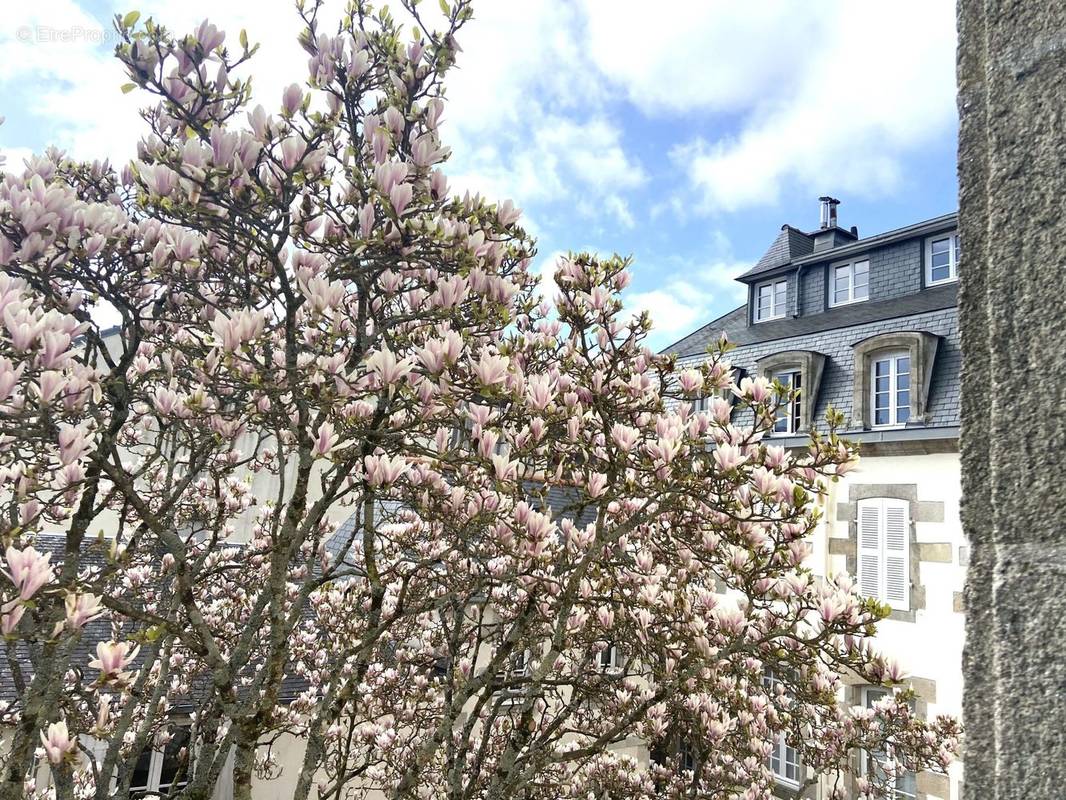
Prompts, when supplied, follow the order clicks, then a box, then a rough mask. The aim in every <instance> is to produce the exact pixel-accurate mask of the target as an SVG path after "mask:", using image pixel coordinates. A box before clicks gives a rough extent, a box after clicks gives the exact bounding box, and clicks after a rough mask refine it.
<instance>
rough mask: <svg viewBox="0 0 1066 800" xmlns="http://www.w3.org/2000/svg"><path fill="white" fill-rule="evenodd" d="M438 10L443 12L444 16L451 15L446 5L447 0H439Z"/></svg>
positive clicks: (450, 10) (449, 8)
mask: <svg viewBox="0 0 1066 800" xmlns="http://www.w3.org/2000/svg"><path fill="white" fill-rule="evenodd" d="M440 10H441V11H442V12H444V16H446V17H450V16H451V15H452V9H451V7H450V6H449V5H448V0H440Z"/></svg>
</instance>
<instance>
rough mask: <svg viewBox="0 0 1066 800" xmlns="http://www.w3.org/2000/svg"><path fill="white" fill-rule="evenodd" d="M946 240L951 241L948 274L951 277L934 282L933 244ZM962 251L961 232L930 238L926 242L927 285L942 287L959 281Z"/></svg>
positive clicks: (951, 232) (950, 232)
mask: <svg viewBox="0 0 1066 800" xmlns="http://www.w3.org/2000/svg"><path fill="white" fill-rule="evenodd" d="M945 239H947V240H949V244H948V272H949V275H948V277H946V278H941V279H940V280H933V243H934V242H942V241H944V240H945ZM961 253H962V251H961V249H960V247H959V232H958V231H949V232H948V233H942V234H938V235H937V236H930V237H929V238H928V239H926V240H925V285H926V286H940V285H942V284H945V283H954V282H955V281H957V280H958V279H959V257H960V255H961Z"/></svg>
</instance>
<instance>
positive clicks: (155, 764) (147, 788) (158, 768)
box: [130, 726, 192, 797]
mask: <svg viewBox="0 0 1066 800" xmlns="http://www.w3.org/2000/svg"><path fill="white" fill-rule="evenodd" d="M180 727H184V726H180ZM184 730H185V732H186V733H188V728H184ZM185 746H186V747H191V746H192V745H191V743H189V742H186V745H185ZM190 755H191V754H190ZM165 757H166V746H163V747H158V748H153V749H152V751H151V756H150V757H149V761H148V783H147V784H145V785H143V786H141V785H138V786H132V785H131V786H130V796H131V797H132V796H133V795H134V793H135V792H136V793H138V796H142V797H152V796H163V792H167V793H169V792H170V789H171V787H172V786H173V784H168V785H167V787H166V788H165V789H161V788H160V786H159V782H160V779H161V778H162V776H163V763H164V760H165ZM188 782H189V775H188V773H186V775H185V780H184V782H183V784H187V783H188Z"/></svg>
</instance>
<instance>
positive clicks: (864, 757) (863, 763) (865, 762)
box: [859, 686, 918, 800]
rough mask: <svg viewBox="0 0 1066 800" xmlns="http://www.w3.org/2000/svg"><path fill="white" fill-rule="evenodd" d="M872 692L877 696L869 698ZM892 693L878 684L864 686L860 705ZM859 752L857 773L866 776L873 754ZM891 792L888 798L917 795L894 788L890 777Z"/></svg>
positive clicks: (913, 798) (909, 798)
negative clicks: (872, 698)
mask: <svg viewBox="0 0 1066 800" xmlns="http://www.w3.org/2000/svg"><path fill="white" fill-rule="evenodd" d="M874 693H876V694H877V695H878V696H877V698H876V699H874V700H871V699H870V696H871V694H874ZM892 693H893V692H892V690H891V689H884V688H882V687H880V686H864V687H863V688H862V697H861V701H862V707H863V708H870V707H871V706H873V704H874V703H875V702H877V700H880V699H881V698H882V697H887V696H888V695H890V694H892ZM860 752H861V756H860V757H859V775H861V776H863V777H866V776H867V775H869V774H870V761H871V760H872V759H873V758H874V756H873V754H872V753H870V752H869V751H867V750H862V751H860ZM907 771H908V772H910V773H911V774H912V775H915V778H916V779H917V775H916V774H915V773H914V772H911V771H910V770H907ZM916 788H917V787H916ZM891 792H892V795H891V797H890V799H889V800H917V797H918V795H917V792H914V793H911V792H908V791H904V790H903V789H898V788H896V779H895V778H893V779H892V787H891Z"/></svg>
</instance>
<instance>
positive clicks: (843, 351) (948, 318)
mask: <svg viewBox="0 0 1066 800" xmlns="http://www.w3.org/2000/svg"><path fill="white" fill-rule="evenodd" d="M894 302H896V303H898V302H899V301H898V300H897V301H894ZM857 305H861V304H857ZM819 316H823V315H819ZM753 327H762V326H761V325H758V326H753ZM898 331H925V332H928V333H931V334H933V335H935V336H937V337H939V346H938V348H937V353H936V360H935V362H934V364H933V374H932V378H931V381H930V385H929V398H928V405H927V409H926V425H925V427H927V428H955V427H957V426H958V424H959V374H960V370H961V366H962V352H961V349H960V347H959V320H958V309H957V308H956V307H955V306H954V305H949V306H945V307H942V308H936V309H932V310H926V311H921V312H918V313H909V314H907V315H904V316H900V315H892V316H885V317H882V318H870V319H867V320H866V321H864V322H862V323H859V324H852V325H847V326H841V327H826V326H823V327H821V328H820V329H818V330H815V331H812V332H807V333H798V334H796V335H791V336H783V337H774V338H759V339H758V340H755V341H749V342H747V343H745V344H743V345H740V346H738V347H737V348H736V349H735V350H733V351H732V352H730V353H729V360H730V361H731V362H732V364H733V365H734V366H736V367H739V368H740V369H742V370H744V371H745V373H747V374H749V375H751V374H753V373H754V372H755V364H756V362H757V361H758V360H759V359H760V358H762V357H764V356H768V355H773V354H774V353H781V352H785V351H786V350H813V351H815V352H816V353H821V354H822V355H824V356H825V357H826V359H825V368H824V371H823V372H822V380H821V385H820V386H819V389H818V396H817V397H816V398H815V408H814V416H813V419H814V420H815V421H816V422H820V421H821V420H822V419H823V418H824V416H825V412H826V410H827V409H828V408H829V407H830V406H832V407H833V408H835V409H836V410H837V411H840V412H842V413H843V414H844V417H845V419H850V418H851V416H852V402H853V399H854V398H853V395H852V384H853V383H854V380H855V357H854V350H853V348H854V346H855V345H856V344H857V343H859V342H861V341H863V340H864V339H867V338H869V337H871V336H876V335H878V334H882V333H894V332H898ZM703 356H704V354H703V351H696V352H695V353H691V354H689V355H688V356H687V357H685V358H682V359H679V364H678V366H679V368H680V367H682V366H684V365H686V364H692V363H695V362H698V361H700V360H701V359H702V358H703ZM819 427H820V428H822V427H824V426H822V425H819ZM852 427H853V426H851V425H849V426H848V428H849V429H851V428H852Z"/></svg>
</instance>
